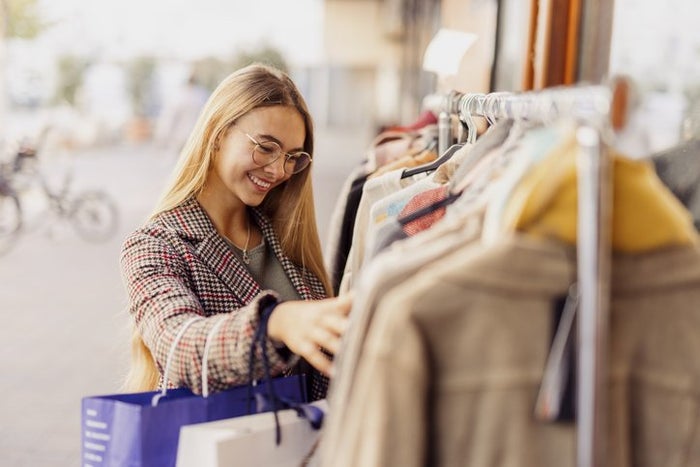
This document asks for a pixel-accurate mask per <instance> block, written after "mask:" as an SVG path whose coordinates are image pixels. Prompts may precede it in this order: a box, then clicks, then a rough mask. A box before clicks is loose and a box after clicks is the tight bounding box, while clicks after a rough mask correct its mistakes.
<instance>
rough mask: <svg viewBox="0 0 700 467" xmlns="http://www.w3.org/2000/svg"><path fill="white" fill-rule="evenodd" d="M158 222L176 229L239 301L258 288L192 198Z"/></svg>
mask: <svg viewBox="0 0 700 467" xmlns="http://www.w3.org/2000/svg"><path fill="white" fill-rule="evenodd" d="M162 221H163V222H164V223H166V224H168V225H169V226H170V227H172V228H174V229H176V230H178V231H179V232H180V234H181V236H183V237H184V238H185V239H187V240H188V241H189V243H191V244H192V246H193V249H194V254H196V255H197V257H198V258H199V260H200V261H201V262H202V263H204V264H205V265H207V267H209V269H211V271H213V272H214V274H216V275H217V276H218V277H219V278H220V279H221V281H222V282H223V283H224V284H225V285H226V286H227V287H228V288H229V289H231V291H232V292H233V293H234V295H235V296H236V298H237V299H238V300H239V301H240V302H241V304H247V303H250V302H251V301H252V300H253V299H254V298H255V297H256V296H257V295H258V294H259V293H260V291H261V289H260V286H259V285H258V283H257V282H256V281H255V279H253V277H252V276H251V275H250V273H249V272H248V269H247V268H246V267H245V265H244V264H242V263H241V262H240V261H239V260H238V258H237V257H236V255H235V254H234V253H233V251H231V248H230V247H229V245H228V244H227V243H226V240H224V239H223V238H222V237H221V235H219V233H218V232H217V231H216V229H215V228H214V224H212V222H211V220H210V219H209V216H207V213H206V212H205V211H204V209H203V208H202V207H201V206H200V204H199V202H198V201H197V200H196V199H195V198H190V199H189V200H188V201H186V202H185V203H184V204H182V205H180V206H178V207H177V208H175V209H173V210H171V211H169V212H167V213H165V214H164V215H163V217H162Z"/></svg>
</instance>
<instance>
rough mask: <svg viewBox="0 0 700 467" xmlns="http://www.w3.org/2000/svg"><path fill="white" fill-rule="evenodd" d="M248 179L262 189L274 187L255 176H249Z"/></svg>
mask: <svg viewBox="0 0 700 467" xmlns="http://www.w3.org/2000/svg"><path fill="white" fill-rule="evenodd" d="M248 178H249V179H250V180H251V181H252V182H253V183H255V184H256V185H257V186H259V187H260V188H264V189H268V188H270V187H271V186H272V183H268V182H266V181H264V180H261V179H259V178H258V177H256V176H255V175H253V174H248Z"/></svg>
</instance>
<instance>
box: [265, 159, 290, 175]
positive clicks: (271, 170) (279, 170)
mask: <svg viewBox="0 0 700 467" xmlns="http://www.w3.org/2000/svg"><path fill="white" fill-rule="evenodd" d="M285 160H286V158H285V157H284V156H282V157H280V158H279V159H277V160H276V161H274V162H270V163H269V164H267V165H266V166H264V167H263V169H264V170H265V173H267V174H270V175H272V176H274V177H275V179H276V180H279V179H280V178H284V176H285V175H286V173H285V171H284V163H285Z"/></svg>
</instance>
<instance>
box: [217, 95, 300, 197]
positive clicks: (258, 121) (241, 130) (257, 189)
mask: <svg viewBox="0 0 700 467" xmlns="http://www.w3.org/2000/svg"><path fill="white" fill-rule="evenodd" d="M305 139H306V127H305V126H304V120H303V118H302V116H301V115H300V114H299V112H298V111H297V110H296V109H295V108H294V107H287V106H273V107H261V108H258V109H255V110H252V111H251V112H249V113H247V114H246V115H244V116H243V117H241V118H239V119H238V120H237V121H236V123H235V125H233V126H232V127H231V128H229V130H228V132H227V134H226V135H225V136H224V137H223V138H222V141H221V144H220V149H219V151H218V153H217V154H215V155H214V158H213V161H212V167H211V169H210V171H209V174H208V176H207V182H206V185H207V188H208V190H210V191H211V192H212V194H213V195H214V196H216V197H217V199H221V200H228V201H229V202H231V203H233V204H237V203H238V202H239V201H240V202H242V203H243V204H245V205H247V206H258V205H260V203H262V201H263V200H264V199H265V196H266V195H267V194H268V193H269V192H270V191H271V190H272V189H274V188H275V187H276V186H279V185H280V184H282V183H284V182H285V181H287V180H288V179H289V178H290V177H292V176H293V175H290V174H288V173H286V172H285V171H284V163H285V157H280V158H279V159H278V160H276V161H275V162H273V163H271V164H268V165H265V166H260V165H258V164H257V163H256V162H255V161H254V160H253V157H252V154H253V150H254V148H255V143H254V142H253V140H255V141H257V142H259V143H264V142H269V141H274V142H276V143H277V144H278V145H279V146H280V147H281V148H282V151H284V152H285V153H295V152H298V151H303V149H304V141H305ZM256 157H257V156H256Z"/></svg>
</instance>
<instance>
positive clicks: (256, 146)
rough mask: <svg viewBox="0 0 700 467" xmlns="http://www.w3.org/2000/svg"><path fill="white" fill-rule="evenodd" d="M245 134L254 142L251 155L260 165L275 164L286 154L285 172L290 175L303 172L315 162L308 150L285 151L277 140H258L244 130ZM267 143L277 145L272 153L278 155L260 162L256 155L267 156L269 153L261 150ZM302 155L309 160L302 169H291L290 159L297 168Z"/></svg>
mask: <svg viewBox="0 0 700 467" xmlns="http://www.w3.org/2000/svg"><path fill="white" fill-rule="evenodd" d="M243 134H244V135H246V136H247V137H248V139H249V140H250V141H251V142H252V143H253V151H252V152H251V157H252V158H253V162H255V163H256V164H258V165H259V166H260V167H265V166H267V165H270V164H274V163H275V162H277V161H278V160H279V159H280V157H282V156H284V157H285V158H286V160H285V161H284V164H283V167H284V172H285V173H286V174H288V175H295V174H298V173H301V172H303V171H304V170H305V169H307V168H308V167H309V166H310V165H311V162H313V158H312V157H311V154H309V153H308V152H306V151H298V152H295V153H288V152H284V150H282V147H281V146H280V145H279V144H277V143H276V142H275V141H263V142H260V141H258V140H256V139H255V138H253V137H252V136H250V134H248V133H246V132H243ZM265 145H274V146H276V148H277V149H275V150H273V153H270V155H271V154H276V155H275V156H274V157H273V158H271V159H269V160H267V161H263V162H260V161H258V159H257V158H256V157H255V155H256V154H258V155H259V156H263V157H265V156H267V154H264V153H263V152H262V151H260V148H261V147H264V146H265ZM300 156H305V157H306V158H307V160H308V162H307V163H306V164H305V165H304V166H303V167H302V168H300V169H292V170H291V171H289V170H288V168H287V167H288V163H289V162H290V161H291V162H294V165H293V167H294V168H296V164H297V160H298V158H299V157H300Z"/></svg>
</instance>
